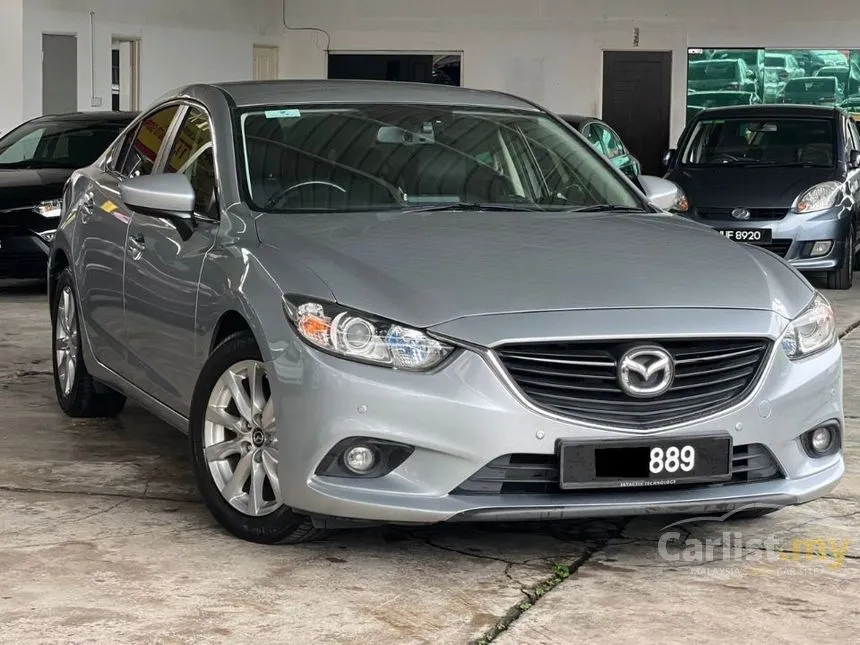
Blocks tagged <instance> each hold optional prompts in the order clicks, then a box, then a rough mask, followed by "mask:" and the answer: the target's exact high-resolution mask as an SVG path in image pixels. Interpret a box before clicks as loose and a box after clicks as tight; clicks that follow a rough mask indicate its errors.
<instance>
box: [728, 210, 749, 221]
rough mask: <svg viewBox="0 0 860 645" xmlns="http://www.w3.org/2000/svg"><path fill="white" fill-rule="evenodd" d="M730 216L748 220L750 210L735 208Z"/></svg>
mask: <svg viewBox="0 0 860 645" xmlns="http://www.w3.org/2000/svg"><path fill="white" fill-rule="evenodd" d="M732 217H734V218H735V219H740V220H748V219H749V218H750V212H749V211H748V210H747V209H746V208H736V209H735V210H733V211H732Z"/></svg>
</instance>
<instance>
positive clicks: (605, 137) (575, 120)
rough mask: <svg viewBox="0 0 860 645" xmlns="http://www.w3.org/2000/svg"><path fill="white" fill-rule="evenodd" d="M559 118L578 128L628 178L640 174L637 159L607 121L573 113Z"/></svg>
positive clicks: (634, 177)
mask: <svg viewBox="0 0 860 645" xmlns="http://www.w3.org/2000/svg"><path fill="white" fill-rule="evenodd" d="M559 118H561V119H562V120H563V121H565V122H566V123H567V124H568V125H570V126H571V127H573V128H574V129H575V130H578V131H579V132H580V133H581V134H582V135H583V136H584V137H585V138H586V139H588V142H589V143H590V144H591V145H592V146H594V148H595V149H596V150H597V151H598V152H600V154H602V155H603V156H604V157H606V158H607V159H609V161H611V162H612V165H614V166H615V167H616V168H618V170H620V171H621V172H623V173H624V174H625V175H627V176H628V177H629V178H630V179H634V180H635V179H636V177H638V176H639V175H640V174H641V172H642V168H641V166H640V165H639V160H638V159H636V157H634V156H633V155H632V154H630V151H629V150H628V149H627V146H625V145H624V142H623V141H621V137H620V136H618V133H617V132H616V131H615V130H613V129H612V128H611V127H609V125H608V124H607V123H605V122H604V121H601V120H600V119H598V118H597V117H593V116H579V115H575V114H561V115H559Z"/></svg>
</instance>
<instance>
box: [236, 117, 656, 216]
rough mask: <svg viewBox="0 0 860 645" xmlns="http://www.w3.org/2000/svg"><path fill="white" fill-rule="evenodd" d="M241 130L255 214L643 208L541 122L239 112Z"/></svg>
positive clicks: (604, 168) (613, 175) (593, 156)
mask: <svg viewBox="0 0 860 645" xmlns="http://www.w3.org/2000/svg"><path fill="white" fill-rule="evenodd" d="M239 131H240V137H241V140H240V145H241V148H242V150H243V153H244V175H245V177H244V181H245V182H247V183H246V186H247V192H248V195H249V198H250V202H251V204H252V205H253V206H254V207H255V208H256V209H257V210H264V211H269V212H299V211H328V212H345V211H368V210H386V209H414V208H428V207H429V208H432V207H437V206H444V205H446V204H447V205H451V206H452V208H453V207H457V208H462V207H463V205H464V204H469V205H473V206H474V205H479V204H480V205H500V206H501V207H505V208H508V209H510V208H516V209H517V210H530V209H533V210H571V209H575V208H582V207H588V206H592V205H599V204H603V205H614V206H621V207H628V208H633V209H641V208H643V206H644V203H643V201H642V200H641V198H640V197H638V196H637V194H636V193H635V191H633V190H632V189H631V188H630V187H629V186H628V184H627V183H625V181H624V179H623V178H622V177H621V176H620V175H619V174H617V172H616V171H614V170H613V169H612V168H611V167H609V166H608V165H607V164H606V162H605V161H604V160H602V159H601V157H600V155H599V154H598V153H596V152H595V151H594V150H592V149H591V147H590V146H588V144H587V143H586V142H585V141H583V140H582V139H581V138H579V137H577V136H575V135H573V134H571V132H570V131H569V130H568V129H567V128H566V127H565V126H564V125H562V124H559V123H557V122H556V121H555V120H553V119H552V118H551V117H549V116H547V115H544V114H540V113H535V112H519V111H509V110H493V109H470V108H459V107H445V106H418V105H348V106H341V107H333V106H325V107H303V108H301V109H296V108H293V107H272V108H268V109H261V110H253V111H247V112H244V113H242V114H240V115H239Z"/></svg>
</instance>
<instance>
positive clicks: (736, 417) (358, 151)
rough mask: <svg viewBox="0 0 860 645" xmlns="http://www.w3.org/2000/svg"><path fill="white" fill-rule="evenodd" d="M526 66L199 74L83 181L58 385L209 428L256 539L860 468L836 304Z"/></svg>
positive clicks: (596, 510) (746, 492) (768, 493)
mask: <svg viewBox="0 0 860 645" xmlns="http://www.w3.org/2000/svg"><path fill="white" fill-rule="evenodd" d="M640 183H641V186H642V188H643V189H644V191H645V193H647V194H643V193H642V192H640V191H639V189H638V188H636V187H634V185H633V184H632V183H630V181H629V180H628V179H626V178H625V177H624V176H623V175H621V174H620V173H619V172H617V171H616V170H615V169H613V168H612V166H611V165H610V164H609V162H607V161H606V160H604V159H603V158H602V157H601V156H600V155H599V154H598V153H597V152H596V151H595V150H593V149H592V148H591V146H590V145H589V144H588V143H587V141H586V140H585V139H583V138H582V137H581V136H580V135H579V134H578V133H576V132H575V131H573V129H571V128H570V127H569V126H567V125H566V124H565V123H564V122H562V121H561V120H559V119H558V118H557V117H555V116H553V115H551V114H549V113H548V112H546V111H544V110H542V109H541V108H539V107H537V106H536V105H534V104H532V103H530V102H527V101H525V100H522V99H519V98H516V97H513V96H509V95H506V94H501V93H495V92H482V91H471V90H464V89H459V88H451V87H438V86H432V85H406V84H393V83H392V84H388V83H366V82H327V81H302V82H271V83H239V84H220V85H195V86H191V87H185V88H183V89H181V90H178V91H176V92H174V93H172V94H170V95H168V96H165V97H163V98H162V99H161V100H159V101H158V102H157V103H156V104H155V105H154V106H153V107H152V108H151V109H149V110H147V111H145V112H144V113H142V114H141V115H140V117H139V118H138V119H137V120H136V121H135V122H134V123H133V124H132V125H130V126H129V127H128V129H127V130H126V131H125V132H124V133H123V134H122V135H121V136H120V138H119V139H118V140H117V141H116V142H115V144H114V145H112V146H111V148H110V149H109V150H108V151H106V153H105V154H104V155H103V156H102V157H101V158H100V159H99V160H98V161H97V162H96V163H94V164H93V165H92V166H90V167H88V168H84V169H82V170H79V171H77V172H76V173H75V174H74V175H73V176H72V178H71V179H70V181H69V183H68V184H67V186H66V190H65V195H64V198H63V215H62V221H61V223H60V225H59V227H58V231H57V234H56V240H55V243H54V246H53V249H52V256H51V258H50V267H49V279H50V296H51V298H50V306H51V314H52V321H53V349H54V352H53V355H54V368H55V383H56V392H57V398H58V400H59V404H60V406H61V407H62V409H63V410H65V412H66V413H68V414H69V415H71V416H75V417H86V416H111V415H116V414H118V413H119V412H120V410H121V409H122V407H123V405H124V404H125V401H126V397H129V398H131V399H134V400H135V401H136V402H137V403H138V404H140V405H142V406H144V407H146V408H148V409H149V410H151V411H152V412H154V413H155V414H157V415H159V416H160V417H162V418H163V419H165V420H166V421H168V422H169V423H171V424H173V425H175V426H177V427H178V428H181V429H187V431H188V433H189V435H190V446H191V458H192V459H191V462H192V465H193V468H194V472H195V474H196V477H197V481H198V483H199V487H200V491H201V493H202V496H203V498H204V500H205V502H206V504H207V505H208V507H209V509H210V510H211V512H212V513H213V514H214V516H215V517H216V518H217V519H218V521H219V522H220V523H221V524H222V525H223V526H224V527H225V528H226V529H227V530H229V531H230V532H232V533H233V534H235V535H236V536H239V537H241V538H244V539H247V540H252V541H257V542H264V543H274V542H299V541H303V540H309V539H313V538H315V537H319V536H320V535H321V534H322V533H323V532H324V531H326V530H328V529H331V528H337V527H344V526H356V525H361V524H365V523H372V522H389V523H408V524H414V523H434V522H442V521H481V520H550V519H566V518H578V517H595V516H624V515H635V514H644V513H673V514H692V513H695V514H700V513H722V512H726V511H731V510H735V509H741V510H742V511H743V512H744V513H748V514H760V513H763V512H767V511H770V510H773V509H774V508H777V507H779V506H782V505H787V504H798V503H803V502H807V501H809V500H811V499H814V498H816V497H818V496H820V495H822V494H824V493H825V492H826V491H828V490H829V489H831V488H832V487H834V486H835V485H836V483H837V482H838V480H839V479H840V477H841V476H842V474H843V470H844V465H843V459H842V453H841V446H842V429H843V409H842V366H841V361H842V358H841V349H840V345H839V343H838V342H837V337H836V332H835V326H834V318H833V312H832V310H831V308H830V306H829V304H828V303H827V301H826V300H825V299H824V298H823V297H822V296H821V295H820V294H818V293H817V292H816V291H815V290H814V289H813V288H812V287H811V286H810V284H809V283H808V282H807V281H806V280H805V279H804V278H802V277H801V276H800V274H798V273H797V272H796V271H795V270H794V269H792V268H791V267H789V266H788V265H787V264H786V263H785V262H784V261H783V260H782V259H781V258H778V257H777V256H776V255H774V254H772V253H770V252H768V251H766V250H763V249H759V248H756V247H753V246H746V245H742V244H739V243H736V242H733V241H730V240H727V239H725V238H723V237H722V236H721V235H720V234H719V233H716V232H714V231H713V230H711V229H710V228H708V227H705V226H702V225H700V224H697V223H694V222H690V221H687V220H685V219H683V218H680V217H677V216H675V215H671V214H669V213H667V212H665V210H664V209H671V208H672V206H673V202H674V201H675V200H676V198H678V191H677V190H676V187H674V186H673V185H672V184H669V183H668V182H664V181H662V180H660V179H656V178H653V177H641V178H640Z"/></svg>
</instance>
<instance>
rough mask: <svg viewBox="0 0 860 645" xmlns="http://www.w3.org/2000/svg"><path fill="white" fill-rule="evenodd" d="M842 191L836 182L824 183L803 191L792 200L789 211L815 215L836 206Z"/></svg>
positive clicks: (840, 185)
mask: <svg viewBox="0 0 860 645" xmlns="http://www.w3.org/2000/svg"><path fill="white" fill-rule="evenodd" d="M841 190H842V184H840V183H839V182H838V181H825V182H824V183H821V184H816V185H815V186H813V187H812V188H809V189H808V190H805V191H803V192H802V193H800V195H798V196H797V199H795V200H794V203H793V204H792V205H791V210H792V211H793V212H795V213H817V212H820V211H826V210H827V209H828V208H833V207H834V206H835V205H836V200H837V199H838V198H839V195H840V192H841Z"/></svg>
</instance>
